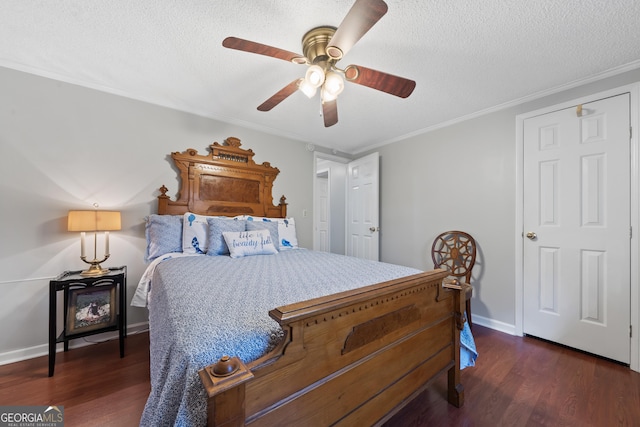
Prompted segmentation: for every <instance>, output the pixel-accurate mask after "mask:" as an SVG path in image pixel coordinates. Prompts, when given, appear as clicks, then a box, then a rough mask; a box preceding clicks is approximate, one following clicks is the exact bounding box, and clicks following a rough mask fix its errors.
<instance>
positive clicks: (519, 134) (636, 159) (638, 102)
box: [514, 82, 640, 372]
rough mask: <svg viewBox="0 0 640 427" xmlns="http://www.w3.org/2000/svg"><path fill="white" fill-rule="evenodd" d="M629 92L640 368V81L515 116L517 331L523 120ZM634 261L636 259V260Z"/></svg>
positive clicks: (635, 346) (633, 358)
mask: <svg viewBox="0 0 640 427" xmlns="http://www.w3.org/2000/svg"><path fill="white" fill-rule="evenodd" d="M623 93H629V95H630V99H631V105H630V120H631V127H632V129H633V132H632V136H631V141H630V153H631V160H630V161H631V165H630V166H631V228H632V230H633V232H632V236H631V242H630V249H631V254H630V255H631V272H630V274H631V295H630V304H631V319H630V320H631V321H630V323H631V327H632V331H633V333H632V336H631V338H630V340H631V342H630V347H631V355H630V368H631V369H632V370H634V371H636V372H640V340H639V339H638V338H639V336H640V316H639V312H640V286H639V279H640V274H639V269H638V264H639V261H640V258H639V256H640V239H639V234H640V219H639V216H640V212H639V210H640V156H639V154H638V150H639V144H638V134H640V126H639V122H640V82H639V83H634V84H630V85H626V86H621V87H618V88H615V89H610V90H607V91H604V92H599V93H596V94H593V95H588V96H584V97H581V98H579V99H575V100H572V101H567V102H563V103H560V104H556V105H552V106H548V107H544V108H541V109H538V110H535V111H530V112H528V113H524V114H519V115H517V116H516V218H515V225H516V227H515V233H514V234H515V262H516V265H515V273H516V277H515V299H516V300H515V330H514V332H515V334H516V335H519V336H522V335H523V333H524V332H523V331H524V301H523V297H524V268H523V263H524V248H523V245H524V208H523V206H524V120H526V119H528V118H531V117H535V116H539V115H541V114H546V113H550V112H553V111H557V110H562V109H565V108H570V107H575V106H577V105H578V104H586V103H588V102H593V101H596V100H598V99H602V98H608V97H613V96H616V95H620V94H623ZM634 261H635V262H634Z"/></svg>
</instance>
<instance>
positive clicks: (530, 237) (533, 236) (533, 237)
mask: <svg viewBox="0 0 640 427" xmlns="http://www.w3.org/2000/svg"><path fill="white" fill-rule="evenodd" d="M526 236H527V239H530V240H536V239H537V238H538V235H537V234H536V233H534V232H533V231H529V232H528V233H527V234H526Z"/></svg>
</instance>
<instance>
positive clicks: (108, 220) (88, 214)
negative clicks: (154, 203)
mask: <svg viewBox="0 0 640 427" xmlns="http://www.w3.org/2000/svg"><path fill="white" fill-rule="evenodd" d="M120 227H121V225H120V212H117V211H98V210H92V211H69V216H68V223H67V229H68V230H69V231H80V259H81V260H82V261H84V262H86V263H87V264H90V267H89V269H87V270H84V271H83V272H82V273H80V274H81V275H82V276H89V277H95V276H102V275H103V274H106V273H108V272H109V269H104V268H102V267H100V263H103V262H105V261H106V260H107V259H108V258H109V255H110V254H109V231H116V230H120ZM87 231H93V261H87V257H86V255H85V251H84V244H85V242H84V241H85V234H86V232H87ZM99 231H101V232H102V231H103V232H104V257H103V258H102V259H101V260H98V255H97V252H98V251H97V245H98V232H99Z"/></svg>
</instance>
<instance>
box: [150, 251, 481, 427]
mask: <svg viewBox="0 0 640 427" xmlns="http://www.w3.org/2000/svg"><path fill="white" fill-rule="evenodd" d="M203 272H204V273H205V274H203ZM419 272H420V271H419V270H415V269H412V268H408V267H401V266H397V265H393V264H386V263H378V262H372V261H366V260H362V259H358V258H352V257H345V256H341V255H335V254H330V253H325V252H315V251H309V250H305V249H300V250H291V251H283V252H281V253H278V254H277V255H261V256H249V257H244V258H237V259H233V258H230V257H228V256H206V255H199V256H189V257H176V258H172V259H170V260H167V261H165V262H161V263H159V264H158V265H157V266H156V267H155V273H154V274H153V278H152V280H151V282H150V289H151V293H150V300H149V306H150V310H149V323H150V341H151V349H150V352H151V362H150V365H151V366H150V368H151V393H150V395H149V398H148V401H147V404H146V406H145V409H144V412H143V415H142V419H141V422H140V424H141V425H142V426H154V427H156V426H172V425H176V426H203V425H205V424H206V396H205V393H204V389H203V387H202V385H201V383H200V379H199V377H198V370H200V369H202V368H203V367H205V366H207V365H209V364H211V363H214V362H215V361H217V360H218V359H219V358H220V357H221V356H223V355H225V354H229V355H236V356H238V357H239V358H240V359H242V360H243V361H244V362H245V363H248V362H251V361H253V360H256V359H257V358H259V357H260V356H262V355H263V354H265V353H266V352H268V351H269V350H271V349H272V348H273V347H274V346H275V344H276V343H277V342H278V341H279V339H280V338H281V336H282V330H281V329H280V326H279V325H278V324H277V323H276V322H275V321H274V320H272V319H271V318H270V317H269V316H268V312H269V310H271V309H273V308H275V307H279V306H283V305H287V304H291V303H294V302H299V301H303V300H308V299H311V298H315V297H320V296H324V295H328V294H332V293H336V292H342V291H345V290H349V289H354V288H357V287H362V286H366V285H370V284H374V283H379V282H382V281H386V280H392V279H395V278H398V277H402V276H407V275H411V274H415V273H419ZM247 296H251V298H247ZM469 337H470V339H471V341H470V343H469V342H467V345H466V346H465V345H463V346H462V348H463V349H464V350H463V351H465V352H468V350H467V349H468V348H469V347H472V351H471V352H470V354H468V355H467V356H468V357H466V358H465V360H471V359H473V360H475V345H474V344H473V338H472V337H471V334H470V333H469ZM469 344H471V345H469Z"/></svg>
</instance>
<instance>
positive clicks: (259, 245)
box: [222, 230, 278, 258]
mask: <svg viewBox="0 0 640 427" xmlns="http://www.w3.org/2000/svg"><path fill="white" fill-rule="evenodd" d="M222 235H223V236H224V241H225V242H226V243H227V246H228V247H229V252H230V255H231V258H242V257H244V256H249V255H272V254H277V253H278V251H277V250H276V247H275V246H273V241H272V240H271V233H269V230H256V231H224V232H223V233H222Z"/></svg>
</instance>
